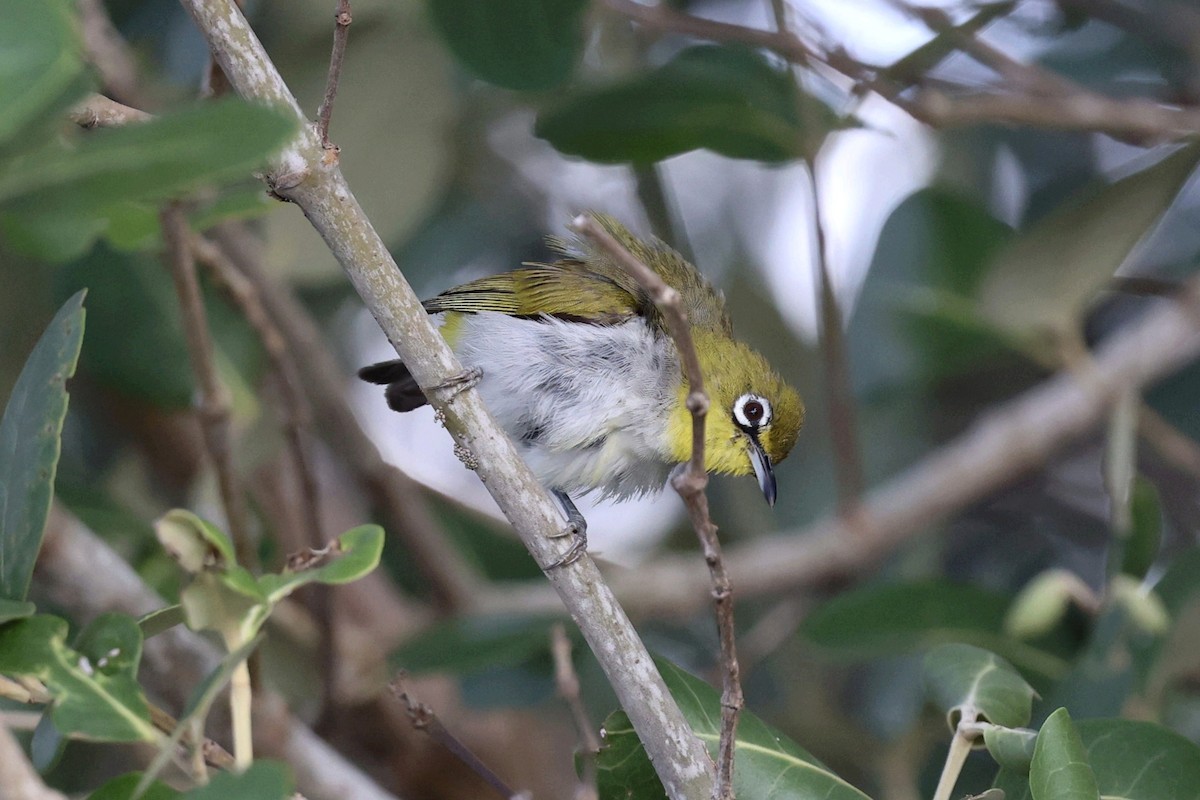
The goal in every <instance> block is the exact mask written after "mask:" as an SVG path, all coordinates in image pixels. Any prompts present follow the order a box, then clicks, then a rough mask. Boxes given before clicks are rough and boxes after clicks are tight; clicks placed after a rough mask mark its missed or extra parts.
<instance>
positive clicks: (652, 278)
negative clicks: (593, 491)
mask: <svg viewBox="0 0 1200 800" xmlns="http://www.w3.org/2000/svg"><path fill="white" fill-rule="evenodd" d="M571 227H572V228H574V229H575V231H576V232H577V233H579V234H581V235H583V236H585V237H586V238H588V239H590V240H591V242H592V244H594V245H595V246H596V247H598V248H599V249H600V250H602V251H603V252H604V253H606V254H607V255H608V256H609V257H610V258H612V260H613V261H615V262H616V263H617V264H619V265H620V266H621V268H622V269H624V270H625V271H626V272H628V273H629V274H630V275H632V276H633V278H634V279H635V280H636V281H637V282H638V284H640V285H641V287H642V288H643V289H645V290H646V291H647V292H648V293H649V295H650V298H651V299H652V300H653V301H654V305H655V306H656V307H657V308H658V310H659V312H660V313H661V314H662V315H663V317H664V319H666V322H667V331H668V333H669V334H670V336H671V339H672V341H674V343H675V350H676V352H678V354H679V363H680V366H681V367H682V369H683V377H684V380H686V381H687V384H688V396H687V408H688V411H690V412H691V414H692V456H691V458H690V459H689V460H688V462H687V464H686V465H685V467H684V469H683V470H682V471H677V472H676V473H675V474H674V475H673V476H672V478H671V485H672V486H674V487H675V491H677V492H678V493H679V496H680V497H681V498H683V502H684V504H685V505H686V506H687V512H688V518H689V519H690V520H691V522H692V528H693V529H694V530H695V531H696V537H697V538H698V539H699V540H700V544H701V546H702V547H703V549H704V561H705V563H706V564H708V573H709V578H710V580H711V581H712V598H713V608H714V611H715V612H716V617H717V634H718V638H719V639H720V642H721V653H720V663H721V732H720V737H719V741H718V744H717V773H716V781H715V783H714V784H713V794H712V796H713V799H714V800H733V757H734V749H735V744H736V739H735V735H736V733H737V725H738V718H739V716H740V715H741V713H742V707H743V706H744V705H745V699H744V698H743V696H742V682H741V677H740V668H739V666H738V659H737V637H736V635H735V632H734V620H733V586H732V584H731V583H730V580H729V573H728V571H727V570H726V569H725V562H724V560H723V559H722V557H721V541H720V539H718V538H717V526H716V525H714V524H713V521H712V517H711V516H710V515H709V513H708V495H707V494H705V491H704V489H705V487H707V486H708V470H707V469H706V468H705V466H704V422H705V417H706V416H707V415H708V407H709V400H708V394H707V393H706V392H705V391H704V375H703V373H702V371H701V369H700V357H699V355H698V354H697V353H696V343H695V342H694V341H693V339H692V326H691V323H690V322H689V321H688V318H687V312H686V311H685V310H684V308H683V298H682V297H681V296H680V294H679V292H678V291H677V290H676V289H675V288H674V287H673V286H668V285H667V283H666V282H665V281H664V280H663V279H662V277H661V276H659V274H658V273H657V272H655V271H654V270H652V269H650V267H648V266H647V265H646V264H644V263H642V262H641V261H640V260H638V259H637V258H636V257H635V256H634V255H633V254H632V253H630V252H629V251H628V250H627V249H625V247H624V246H623V245H622V244H621V243H620V242H618V241H617V240H616V238H615V237H614V236H613V235H612V234H610V233H609V232H608V231H606V230H604V228H603V227H602V226H601V225H600V224H599V223H597V222H596V220H594V219H592V218H591V217H590V216H587V215H583V216H579V217H576V219H575V221H574V222H573V223H571Z"/></svg>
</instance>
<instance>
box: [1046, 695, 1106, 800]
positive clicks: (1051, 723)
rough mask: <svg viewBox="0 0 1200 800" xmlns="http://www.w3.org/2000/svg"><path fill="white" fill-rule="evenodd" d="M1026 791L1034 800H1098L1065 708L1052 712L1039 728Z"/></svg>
mask: <svg viewBox="0 0 1200 800" xmlns="http://www.w3.org/2000/svg"><path fill="white" fill-rule="evenodd" d="M1029 791H1030V794H1032V795H1033V800H1100V789H1099V787H1098V786H1097V785H1096V775H1095V773H1093V772H1092V767H1091V765H1090V764H1089V763H1088V756H1087V750H1085V749H1084V746H1083V740H1082V739H1080V738H1079V731H1077V730H1075V725H1074V724H1072V722H1071V715H1070V714H1068V713H1067V710H1066V709H1065V708H1060V709H1058V710H1057V711H1055V712H1054V713H1053V714H1051V715H1050V716H1049V717H1048V718H1047V719H1046V722H1045V724H1043V725H1042V729H1041V730H1040V731H1038V738H1037V745H1036V746H1035V747H1034V750H1033V762H1032V763H1031V764H1030V766H1029Z"/></svg>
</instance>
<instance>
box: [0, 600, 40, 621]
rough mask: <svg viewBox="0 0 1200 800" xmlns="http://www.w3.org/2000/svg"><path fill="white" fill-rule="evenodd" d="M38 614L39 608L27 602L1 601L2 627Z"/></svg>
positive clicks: (0, 617) (0, 615) (0, 619)
mask: <svg viewBox="0 0 1200 800" xmlns="http://www.w3.org/2000/svg"><path fill="white" fill-rule="evenodd" d="M35 613H37V606H35V605H34V604H33V603H30V602H28V601H27V600H4V599H0V625H3V624H4V623H6V622H9V621H11V620H14V619H24V618H25V617H31V616H33V615H34V614H35Z"/></svg>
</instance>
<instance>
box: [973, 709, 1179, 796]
mask: <svg viewBox="0 0 1200 800" xmlns="http://www.w3.org/2000/svg"><path fill="white" fill-rule="evenodd" d="M1076 727H1077V729H1078V731H1079V738H1080V739H1081V740H1082V741H1083V748H1084V751H1085V753H1086V754H1087V760H1088V762H1089V763H1090V764H1091V765H1092V772H1093V773H1094V774H1095V777H1096V784H1097V786H1098V787H1099V789H1100V794H1101V795H1102V796H1103V797H1113V798H1124V799H1125V800H1193V799H1194V798H1195V797H1196V787H1197V786H1200V747H1197V746H1196V745H1195V744H1194V743H1193V742H1191V741H1189V740H1188V739H1185V738H1184V737H1182V736H1180V735H1179V734H1177V733H1175V732H1174V731H1170V730H1167V729H1166V728H1164V727H1162V726H1161V725H1155V724H1154V723H1152V722H1135V721H1133V720H1127V719H1092V720H1084V721H1082V722H1080V723H1079V724H1078V725H1077V726H1076ZM995 785H996V787H997V788H1000V789H1003V790H1004V792H1005V795H1006V797H1007V798H1008V800H1029V799H1030V798H1031V797H1032V796H1033V795H1032V794H1031V793H1030V790H1029V782H1028V779H1027V777H1026V776H1025V775H1023V774H1021V773H1020V772H1017V771H1014V770H1010V769H1001V770H1000V773H999V774H998V775H997V776H996V783H995Z"/></svg>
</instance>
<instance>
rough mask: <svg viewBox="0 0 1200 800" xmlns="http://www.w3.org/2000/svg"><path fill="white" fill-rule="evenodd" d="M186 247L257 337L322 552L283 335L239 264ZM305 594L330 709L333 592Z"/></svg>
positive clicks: (298, 399) (211, 248) (305, 417)
mask: <svg viewBox="0 0 1200 800" xmlns="http://www.w3.org/2000/svg"><path fill="white" fill-rule="evenodd" d="M188 244H189V245H190V247H191V249H192V253H193V255H194V257H195V259H196V261H197V262H199V263H200V264H201V265H202V266H204V267H206V268H207V269H208V271H209V274H210V275H211V276H212V278H213V280H214V281H215V282H216V284H217V285H218V286H219V287H221V288H222V289H223V290H224V291H225V292H226V294H227V295H228V296H229V298H230V299H231V300H232V301H233V303H234V305H236V306H237V307H238V309H240V310H241V312H242V316H244V317H245V318H246V321H247V322H248V323H250V327H252V328H253V329H254V332H255V333H256V334H257V335H258V339H259V341H260V342H261V343H262V346H263V350H264V351H265V352H266V354H267V359H268V361H269V362H270V364H271V369H272V371H273V372H274V374H275V378H276V383H277V384H278V387H279V400H280V404H281V405H282V406H283V414H282V416H283V429H284V437H285V439H286V441H287V447H288V452H289V454H290V456H291V460H292V465H293V468H294V470H295V473H296V480H297V484H298V485H297V487H296V488H297V494H296V496H297V498H298V500H299V503H300V506H301V513H300V514H299V517H300V525H301V527H302V528H303V530H304V532H305V540H306V541H307V544H308V546H309V547H314V548H320V547H322V546H324V545H325V543H326V537H325V535H324V532H323V531H322V526H321V500H320V489H321V487H320V485H319V484H318V482H317V476H316V473H315V470H314V468H313V465H312V462H311V459H310V457H309V439H310V438H311V427H312V413H311V411H310V409H309V407H308V399H307V397H305V395H304V391H303V389H302V382H301V377H300V370H299V367H298V366H297V365H296V359H295V358H294V357H293V353H292V351H291V350H290V349H289V348H288V346H287V340H286V339H285V338H284V336H283V333H282V332H280V330H279V327H278V326H277V325H276V324H275V321H274V320H273V319H271V315H270V314H268V313H267V311H266V309H265V308H264V307H263V303H262V298H261V297H259V293H258V290H257V289H256V288H255V286H254V284H253V283H251V282H250V280H249V279H248V278H246V276H245V275H243V274H242V272H241V270H239V269H238V267H237V264H235V263H234V262H233V260H232V259H230V258H228V257H226V255H225V253H224V252H223V251H222V250H221V248H219V247H217V246H216V245H215V244H213V243H212V242H210V241H208V240H207V239H205V238H204V237H202V236H199V235H196V234H193V235H191V236H190V237H189V239H188ZM306 592H307V596H306V599H307V601H308V602H306V603H305V605H307V606H308V608H309V610H310V611H311V612H312V615H313V617H314V619H315V620H316V622H317V626H318V629H319V634H320V640H319V641H318V642H317V646H316V652H317V653H318V659H319V661H320V671H321V676H322V683H323V689H324V691H323V692H322V695H323V703H322V708H323V709H328V708H329V707H330V704H331V703H333V702H334V699H335V697H336V692H337V665H338V663H339V660H338V657H337V655H338V654H337V648H336V640H335V638H334V630H333V596H332V594H333V592H332V587H328V586H320V585H314V586H310V587H307V588H306Z"/></svg>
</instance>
